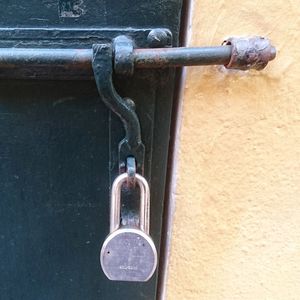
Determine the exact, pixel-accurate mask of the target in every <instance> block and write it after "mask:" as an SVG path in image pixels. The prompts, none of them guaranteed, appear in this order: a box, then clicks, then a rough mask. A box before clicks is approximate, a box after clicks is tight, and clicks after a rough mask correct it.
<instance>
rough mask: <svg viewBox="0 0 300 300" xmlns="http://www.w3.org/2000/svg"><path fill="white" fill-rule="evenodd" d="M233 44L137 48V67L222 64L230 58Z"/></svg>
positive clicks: (135, 60) (135, 52) (135, 58)
mask: <svg viewBox="0 0 300 300" xmlns="http://www.w3.org/2000/svg"><path fill="white" fill-rule="evenodd" d="M231 51H232V50H231V46H220V47H197V48H196V47H195V48H191V47H181V48H157V49H135V50H134V65H135V67H136V68H167V67H182V66H196V65H220V64H226V63H227V62H229V60H230V56H231Z"/></svg>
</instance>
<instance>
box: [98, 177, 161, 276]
mask: <svg viewBox="0 0 300 300" xmlns="http://www.w3.org/2000/svg"><path fill="white" fill-rule="evenodd" d="M128 178H129V177H128V174H127V173H123V174H121V175H119V176H118V177H117V178H116V179H115V180H114V182H113V185H112V189H111V200H110V201H111V203H110V233H109V235H108V236H107V238H106V239H105V241H104V243H103V246H102V249H101V253H100V262H101V267H102V270H103V272H104V274H105V275H106V276H107V278H108V279H110V280H117V281H148V280H149V279H150V278H151V276H152V275H153V273H154V271H155V269H156V266H157V251H156V248H155V245H154V242H153V240H152V238H151V237H150V236H149V227H150V190H149V185H148V182H147V181H146V179H145V178H144V177H143V176H141V175H139V174H136V175H135V181H136V185H138V186H139V189H140V197H139V201H140V205H139V207H140V209H139V222H138V226H136V224H135V221H132V219H131V218H126V220H127V221H128V220H130V224H128V223H127V224H126V225H122V224H121V223H120V215H121V212H120V211H121V190H122V185H123V184H124V185H125V183H126V181H127V180H128ZM131 222H132V223H133V225H132V224H131Z"/></svg>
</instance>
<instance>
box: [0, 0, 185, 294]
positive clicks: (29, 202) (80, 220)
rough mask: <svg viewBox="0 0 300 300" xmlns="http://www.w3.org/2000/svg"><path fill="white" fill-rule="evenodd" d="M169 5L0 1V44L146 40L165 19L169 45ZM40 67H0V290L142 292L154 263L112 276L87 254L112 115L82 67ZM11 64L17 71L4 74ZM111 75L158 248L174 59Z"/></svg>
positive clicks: (107, 164)
mask: <svg viewBox="0 0 300 300" xmlns="http://www.w3.org/2000/svg"><path fill="white" fill-rule="evenodd" d="M181 6H182V1H181V0H173V1H170V0H155V1H145V0H141V1H140V0H136V1H128V0H124V1H119V0H118V1H116V0H43V1H36V0H28V1H20V0H11V1H5V2H3V1H2V3H0V10H1V17H0V26H1V28H0V47H16V48H18V47H22V48H26V47H31V48H34V47H36V48H70V47H79V48H89V47H91V45H92V44H93V43H95V42H98V41H104V40H105V41H108V42H109V41H111V40H112V39H113V38H114V37H115V36H117V35H118V34H120V33H122V34H129V35H130V36H132V37H133V38H134V40H135V42H136V43H137V44H138V45H140V46H144V47H148V46H149V39H148V40H147V35H148V33H149V32H150V30H151V29H152V28H158V27H164V28H167V29H169V30H170V32H171V33H172V41H171V44H172V45H173V46H175V45H177V44H178V32H179V26H180V14H181ZM169 43H170V41H169ZM43 70H45V71H43ZM43 70H42V69H41V70H37V72H38V71H40V72H41V74H40V77H41V78H43V80H36V78H35V70H33V69H31V67H30V65H28V66H24V68H23V70H22V71H19V70H14V69H13V68H11V69H9V70H6V71H4V70H1V69H0V77H1V78H2V79H1V81H0V91H1V93H0V261H1V263H0V298H1V299H3V300H8V299H13V300H18V299H30V300H33V299H39V300H48V299H49V300H54V299H55V300H57V299H74V300H75V299H154V298H155V297H156V287H157V272H156V274H155V276H153V277H152V279H151V280H150V281H149V282H146V283H128V282H112V281H109V280H108V279H107V278H106V277H105V276H104V274H103V272H102V271H101V269H100V266H99V249H100V246H101V243H102V242H103V240H104V238H105V236H106V235H107V234H108V229H109V189H110V185H111V180H112V178H114V177H115V176H116V175H117V173H118V164H117V161H118V160H117V157H118V143H119V142H120V140H121V139H122V138H123V136H124V130H123V127H122V124H121V122H120V121H119V119H118V118H117V117H116V116H115V115H114V114H113V113H111V112H110V111H109V110H108V109H107V108H106V106H105V105H104V104H103V102H102V101H101V97H100V96H99V94H98V91H97V88H96V84H95V81H94V80H93V78H92V77H91V78H90V80H88V78H86V77H88V76H85V70H82V73H81V74H79V75H78V72H77V73H76V75H74V74H73V70H72V69H70V70H63V71H61V72H60V71H59V72H58V73H59V74H60V76H58V78H56V77H55V75H53V76H51V72H54V70H50V71H49V70H47V69H43ZM55 71H57V70H55ZM77 71H78V70H77ZM18 72H22V74H20V73H18ZM43 72H45V73H44V74H43ZM79 73H80V72H79ZM11 74H14V75H21V76H19V77H22V79H6V78H7V77H10V76H11ZM53 74H54V73H53ZM11 77H14V76H11ZM17 77H18V76H17ZM26 77H27V78H26ZM81 77H82V78H81ZM49 78H51V80H49ZM56 79H57V80H56ZM114 84H115V86H116V88H117V90H118V92H119V93H120V95H122V96H124V97H130V98H132V99H134V101H135V104H136V111H137V114H138V116H139V119H140V124H141V131H142V138H143V142H144V144H145V149H146V152H145V165H144V171H145V173H144V174H145V177H146V178H147V179H148V181H149V183H150V187H151V235H152V237H153V239H154V241H155V244H156V246H157V249H158V251H159V246H160V240H161V231H162V213H163V202H164V193H165V183H166V167H167V157H168V147H169V134H170V119H171V109H172V100H173V88H174V70H173V69H167V70H139V71H136V72H135V74H134V76H132V77H130V78H126V80H125V79H124V78H123V77H122V76H115V77H114Z"/></svg>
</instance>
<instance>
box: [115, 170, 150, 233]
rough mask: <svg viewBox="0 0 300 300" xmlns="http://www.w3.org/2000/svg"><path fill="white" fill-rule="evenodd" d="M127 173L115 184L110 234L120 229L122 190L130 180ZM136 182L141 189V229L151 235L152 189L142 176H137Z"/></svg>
mask: <svg viewBox="0 0 300 300" xmlns="http://www.w3.org/2000/svg"><path fill="white" fill-rule="evenodd" d="M128 178H129V176H128V174H127V173H123V174H121V175H119V176H118V177H117V178H116V179H115V180H114V182H113V185H112V188H111V200H110V233H112V232H114V231H115V230H117V229H119V228H120V216H121V212H120V209H121V190H122V185H123V183H124V182H126V181H127V180H128ZM135 181H136V183H137V184H138V185H139V187H140V195H141V197H140V214H139V215H140V216H139V228H140V229H141V230H142V231H144V232H145V233H147V234H149V223H150V189H149V185H148V182H147V180H146V179H145V178H144V177H143V176H141V175H140V174H135Z"/></svg>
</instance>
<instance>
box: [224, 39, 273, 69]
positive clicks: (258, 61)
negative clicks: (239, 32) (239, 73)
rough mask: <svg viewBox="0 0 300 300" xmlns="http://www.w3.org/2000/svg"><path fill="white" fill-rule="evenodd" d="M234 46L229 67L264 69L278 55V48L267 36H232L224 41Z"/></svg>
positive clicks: (227, 66) (227, 64) (227, 65)
mask: <svg viewBox="0 0 300 300" xmlns="http://www.w3.org/2000/svg"><path fill="white" fill-rule="evenodd" d="M223 44H224V45H231V46H232V54H231V58H230V60H229V62H228V63H226V64H225V66H226V68H228V69H239V70H249V69H255V70H262V69H264V68H265V67H266V66H267V64H268V62H269V61H271V60H273V59H274V58H275V56H276V49H275V47H273V46H272V45H271V43H270V41H269V40H268V39H267V38H264V37H260V36H255V37H231V38H229V39H227V40H226V41H224V42H223Z"/></svg>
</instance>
